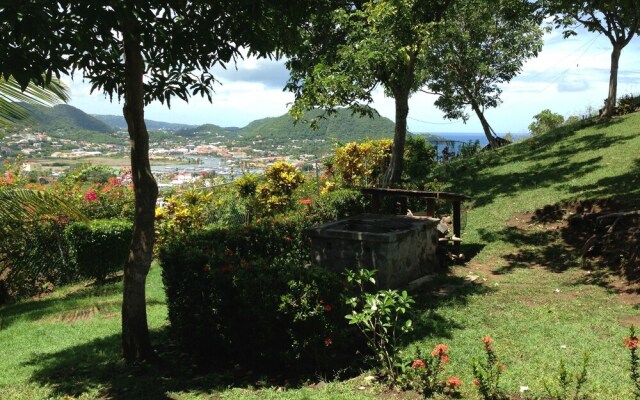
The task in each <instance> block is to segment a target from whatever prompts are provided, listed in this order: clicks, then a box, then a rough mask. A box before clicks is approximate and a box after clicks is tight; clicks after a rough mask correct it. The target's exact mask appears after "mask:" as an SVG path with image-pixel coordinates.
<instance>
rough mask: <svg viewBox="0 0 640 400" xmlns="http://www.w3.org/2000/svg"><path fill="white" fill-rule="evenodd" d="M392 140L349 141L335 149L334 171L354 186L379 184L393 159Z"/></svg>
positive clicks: (350, 185)
mask: <svg viewBox="0 0 640 400" xmlns="http://www.w3.org/2000/svg"><path fill="white" fill-rule="evenodd" d="M392 144H393V143H392V141H391V140H389V139H382V140H367V141H365V142H363V143H356V142H352V143H347V144H346V145H344V146H342V147H338V148H337V149H336V150H335V156H334V157H333V164H332V168H333V170H332V173H337V174H338V175H339V176H340V178H341V179H342V181H343V182H344V183H345V184H346V185H347V186H348V187H352V188H356V187H362V186H364V187H369V186H378V185H379V184H380V183H381V180H382V177H383V174H384V171H385V170H386V168H387V166H388V165H389V160H390V159H391V146H392Z"/></svg>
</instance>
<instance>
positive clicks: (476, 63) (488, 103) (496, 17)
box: [427, 0, 543, 148]
mask: <svg viewBox="0 0 640 400" xmlns="http://www.w3.org/2000/svg"><path fill="white" fill-rule="evenodd" d="M534 11H535V8H534V7H533V6H532V4H531V3H530V2H528V1H526V0H467V1H460V2H456V3H455V4H454V5H453V6H452V7H450V8H449V10H448V11H447V15H446V18H445V19H446V23H444V24H439V25H438V26H437V27H436V28H435V29H434V33H433V40H432V41H431V46H429V50H428V52H427V61H428V68H429V70H430V73H431V77H430V79H429V81H428V84H427V86H428V88H429V90H430V91H431V93H435V94H438V95H439V97H438V99H437V100H436V102H435V105H436V106H437V107H438V108H440V109H441V110H442V111H443V112H444V113H445V118H449V119H458V118H462V119H463V120H464V121H465V122H466V121H467V120H468V118H469V116H468V114H467V113H466V111H465V109H466V107H471V110H473V112H474V113H475V114H476V116H477V117H478V119H479V120H480V123H481V125H482V130H483V131H484V134H485V136H486V137H487V140H488V141H489V144H490V146H491V147H492V148H495V147H498V145H499V143H498V140H497V136H496V135H495V132H493V129H492V128H491V126H490V125H489V122H488V121H487V119H486V118H485V115H484V111H485V110H486V109H487V108H493V107H497V106H498V105H499V104H500V102H501V100H500V94H501V93H502V89H501V88H500V85H502V84H504V83H507V82H509V81H511V79H513V78H514V77H515V76H516V75H517V74H518V73H519V72H520V71H521V70H522V66H523V64H524V62H525V61H526V60H527V59H529V58H531V57H535V56H537V54H538V52H539V51H540V50H541V49H542V35H543V31H542V29H541V28H540V22H541V21H540V18H539V16H538V15H537V14H536V13H535V12H534Z"/></svg>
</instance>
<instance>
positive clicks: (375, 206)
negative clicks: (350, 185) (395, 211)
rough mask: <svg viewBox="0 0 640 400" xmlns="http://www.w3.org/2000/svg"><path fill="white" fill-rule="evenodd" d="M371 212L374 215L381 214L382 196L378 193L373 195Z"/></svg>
mask: <svg viewBox="0 0 640 400" xmlns="http://www.w3.org/2000/svg"><path fill="white" fill-rule="evenodd" d="M371 211H372V212H373V213H374V214H377V213H379V212H380V196H379V195H378V194H377V193H372V194H371Z"/></svg>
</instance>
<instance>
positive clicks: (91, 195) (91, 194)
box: [84, 190, 98, 201]
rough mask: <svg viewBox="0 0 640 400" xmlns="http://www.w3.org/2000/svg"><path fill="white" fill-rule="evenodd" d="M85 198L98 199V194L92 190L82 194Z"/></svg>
mask: <svg viewBox="0 0 640 400" xmlns="http://www.w3.org/2000/svg"><path fill="white" fill-rule="evenodd" d="M84 199H85V200H89V201H93V200H97V199H98V194H97V193H96V192H94V191H93V190H92V191H90V192H89V193H87V194H85V195H84Z"/></svg>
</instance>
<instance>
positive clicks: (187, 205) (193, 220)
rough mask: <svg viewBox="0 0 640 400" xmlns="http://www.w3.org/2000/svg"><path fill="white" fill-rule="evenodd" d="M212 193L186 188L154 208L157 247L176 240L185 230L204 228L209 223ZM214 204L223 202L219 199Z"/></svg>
mask: <svg viewBox="0 0 640 400" xmlns="http://www.w3.org/2000/svg"><path fill="white" fill-rule="evenodd" d="M212 196H213V195H212V193H210V192H205V191H200V190H196V189H187V190H185V191H183V192H178V193H175V194H173V195H171V196H168V197H167V198H166V199H165V204H164V205H163V206H162V207H158V208H156V211H155V217H156V224H155V228H156V244H157V247H159V246H162V245H163V244H166V243H169V242H171V241H172V240H176V238H177V237H179V236H181V235H183V234H185V233H186V232H189V231H193V230H198V229H202V228H204V226H206V225H207V224H208V223H210V222H211V221H210V215H211V214H210V212H211V205H212V203H211V199H212ZM214 204H223V203H222V202H221V201H220V200H218V202H217V203H214Z"/></svg>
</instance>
